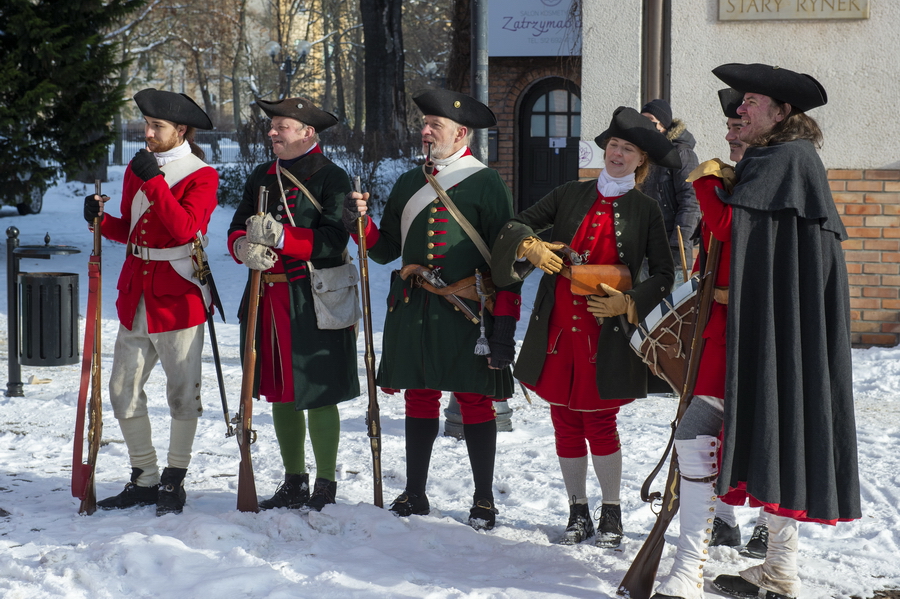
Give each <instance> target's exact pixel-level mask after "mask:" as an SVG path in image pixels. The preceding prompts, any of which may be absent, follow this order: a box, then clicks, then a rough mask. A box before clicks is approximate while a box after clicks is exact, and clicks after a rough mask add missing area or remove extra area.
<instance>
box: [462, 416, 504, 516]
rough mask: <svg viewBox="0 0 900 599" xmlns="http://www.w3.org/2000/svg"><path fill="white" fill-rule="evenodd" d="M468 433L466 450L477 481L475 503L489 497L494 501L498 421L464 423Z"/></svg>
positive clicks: (473, 475) (474, 479) (473, 478)
mask: <svg viewBox="0 0 900 599" xmlns="http://www.w3.org/2000/svg"><path fill="white" fill-rule="evenodd" d="M463 431H465V433H466V452H467V453H468V454H469V465H470V466H471V467H472V480H473V482H474V483H475V499H476V501H475V503H476V504H477V503H478V501H477V500H478V499H488V500H490V503H491V505H493V503H494V488H493V487H494V456H495V455H496V454H497V421H496V420H488V421H487V422H480V423H478V424H463Z"/></svg>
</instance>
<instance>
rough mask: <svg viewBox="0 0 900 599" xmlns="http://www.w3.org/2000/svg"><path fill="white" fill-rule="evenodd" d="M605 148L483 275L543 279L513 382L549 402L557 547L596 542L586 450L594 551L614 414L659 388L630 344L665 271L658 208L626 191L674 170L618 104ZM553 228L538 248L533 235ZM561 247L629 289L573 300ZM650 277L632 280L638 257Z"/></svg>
mask: <svg viewBox="0 0 900 599" xmlns="http://www.w3.org/2000/svg"><path fill="white" fill-rule="evenodd" d="M596 142H597V145H598V146H600V147H601V148H603V149H604V163H605V168H604V169H603V171H601V173H600V177H599V179H595V180H590V181H573V182H570V183H566V184H565V185H562V186H560V187H558V188H556V189H555V190H553V191H552V192H550V193H549V194H548V195H547V196H545V197H544V198H542V199H541V200H540V201H539V202H538V203H537V204H535V205H534V206H532V207H531V208H529V209H527V210H525V211H524V212H522V213H520V214H519V215H518V216H516V217H515V218H514V219H512V220H511V221H509V222H508V223H507V224H506V225H505V226H504V228H503V230H502V231H501V233H500V235H499V236H498V238H497V241H496V242H495V243H494V254H493V259H492V272H493V273H494V280H495V282H496V283H497V284H499V285H508V284H511V283H513V282H516V281H520V280H522V279H523V278H524V277H525V276H527V274H529V273H530V272H531V270H533V268H534V267H537V268H540V269H541V270H543V271H544V272H545V273H546V274H545V275H544V277H543V279H542V280H541V283H540V286H539V287H538V292H537V297H536V298H535V302H534V311H533V313H532V316H531V321H530V322H529V325H528V332H527V333H526V335H525V342H524V344H523V346H522V349H521V351H520V352H519V357H518V360H517V362H516V368H515V376H516V377H517V378H518V379H519V380H521V381H522V382H523V383H525V385H526V386H528V387H529V388H531V389H533V390H534V391H535V392H536V393H537V394H538V395H540V396H541V397H542V398H544V399H545V400H546V401H547V402H548V403H550V415H551V418H552V420H553V429H554V434H555V437H556V452H557V456H558V457H559V462H560V467H561V469H562V475H563V480H564V482H565V485H566V493H567V495H568V497H569V505H570V508H569V512H570V513H569V522H568V525H567V527H566V532H565V535H564V536H563V539H562V540H561V542H562V543H564V544H574V543H580V542H581V541H583V540H585V539H587V538H590V537H592V536H594V525H593V522H592V520H591V516H590V511H589V509H588V500H587V490H586V480H585V479H586V477H587V466H588V457H587V456H588V448H590V453H591V460H592V462H593V466H594V470H595V472H596V474H597V478H598V479H599V482H600V488H601V492H602V495H603V497H602V506H601V509H600V512H601V513H600V519H599V523H598V529H599V533H600V534H599V536H598V538H597V541H596V544H597V545H598V546H600V547H617V546H618V545H619V543H620V542H621V539H622V524H621V521H622V516H621V509H620V507H619V487H620V485H621V479H622V452H621V448H620V444H619V436H618V432H617V430H616V415H617V413H618V411H619V407H620V406H622V405H624V404H626V403H629V402H631V401H634V399H635V398H637V397H646V395H647V393H648V391H650V392H654V391H660V392H662V391H666V390H667V389H668V388H667V387H666V386H665V385H664V384H663V383H662V381H660V380H659V379H655V378H654V377H653V376H652V375H651V374H650V373H649V371H648V369H647V367H646V365H644V363H643V362H642V361H641V359H640V358H639V357H638V356H637V355H636V354H635V353H634V351H632V349H631V348H630V347H629V342H628V334H629V332H630V331H629V329H630V328H631V325H634V324H637V323H638V322H639V321H640V320H641V319H642V318H644V317H645V316H646V315H647V314H648V313H649V312H650V310H652V309H653V308H654V307H656V306H657V305H658V304H659V302H660V301H661V300H662V299H663V298H664V297H665V296H666V294H667V293H668V292H669V290H670V289H671V287H672V283H673V281H674V266H673V263H672V255H671V252H670V251H669V244H668V241H667V237H666V229H665V224H664V222H663V218H662V214H661V212H660V210H659V204H658V203H657V202H656V200H654V199H653V198H651V197H649V196H647V195H645V194H643V193H641V192H640V191H638V190H637V189H635V186H636V185H638V184H640V182H641V180H642V179H643V178H644V177H645V176H646V173H647V170H648V167H649V162H650V161H652V162H654V163H656V164H660V165H663V166H665V167H669V168H677V167H678V163H679V162H680V159H679V158H678V153H677V150H676V149H675V148H674V147H673V146H672V144H671V143H670V142H669V141H668V140H667V139H666V138H665V136H664V135H662V134H661V133H659V132H658V131H657V130H656V128H655V127H654V126H653V124H652V123H651V122H650V121H649V120H648V119H647V118H646V117H644V116H642V115H640V114H639V113H638V112H637V111H635V110H633V109H631V108H626V107H619V108H618V109H616V111H615V112H614V113H613V118H612V121H611V123H610V125H609V128H608V129H607V130H606V131H604V132H603V133H602V134H600V136H598V137H597V138H596ZM551 227H552V228H553V231H552V238H551V240H550V241H549V242H548V241H542V240H541V239H539V238H538V237H537V235H538V234H539V233H541V232H542V231H546V230H547V229H549V228H551ZM564 245H568V246H570V247H571V248H573V249H574V250H575V251H576V252H578V253H579V254H581V255H582V256H584V257H585V262H586V263H588V264H624V265H625V266H626V267H627V268H628V270H629V271H630V273H631V278H632V280H633V281H634V282H635V284H634V286H633V288H632V289H630V290H628V291H626V292H625V293H620V292H618V291H616V290H615V289H612V288H611V287H604V289H605V290H606V291H607V292H608V294H609V295H607V296H606V297H600V296H587V297H585V296H580V295H574V294H573V293H572V292H571V290H570V286H569V285H570V284H569V280H568V279H566V278H564V277H561V276H559V274H558V273H560V271H561V269H562V268H563V266H564V262H563V259H562V258H560V256H559V255H557V253H556V252H557V251H558V250H560V249H562V248H563V246H564ZM645 257H646V258H647V260H648V263H649V266H650V268H649V276H648V277H647V278H646V279H644V280H639V272H640V268H641V264H642V262H643V260H644V258H645Z"/></svg>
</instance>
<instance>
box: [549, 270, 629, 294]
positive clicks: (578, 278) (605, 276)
mask: <svg viewBox="0 0 900 599" xmlns="http://www.w3.org/2000/svg"><path fill="white" fill-rule="evenodd" d="M559 274H561V275H562V276H564V277H565V278H567V279H569V280H570V281H571V284H570V289H571V291H572V293H573V294H574V295H600V296H605V295H606V292H605V291H603V288H602V287H600V283H606V284H607V285H609V286H610V287H612V288H614V289H617V290H619V291H628V290H629V289H631V283H632V282H631V271H630V270H628V267H627V266H625V265H624V264H578V265H575V264H573V265H572V266H564V267H563V269H562V270H561V271H560V273H559Z"/></svg>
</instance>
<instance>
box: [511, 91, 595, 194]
mask: <svg viewBox="0 0 900 599" xmlns="http://www.w3.org/2000/svg"><path fill="white" fill-rule="evenodd" d="M518 126H519V140H520V141H519V181H518V190H519V193H518V207H517V210H518V211H521V210H524V209H525V208H528V207H529V206H531V205H533V204H534V203H535V202H537V201H538V200H539V199H541V198H542V197H544V196H545V195H547V193H549V192H550V191H551V190H552V189H553V188H555V187H558V186H560V185H562V184H563V183H565V182H567V181H573V180H575V179H577V178H578V142H579V140H580V139H581V91H580V90H579V89H578V86H577V85H575V84H574V83H572V82H571V81H569V80H567V79H563V78H562V77H550V78H548V79H544V80H542V81H540V82H538V83H537V84H535V85H534V86H533V87H532V88H531V89H530V90H529V91H528V92H527V93H526V96H525V98H524V100H523V101H522V104H521V109H520V111H519V125H518Z"/></svg>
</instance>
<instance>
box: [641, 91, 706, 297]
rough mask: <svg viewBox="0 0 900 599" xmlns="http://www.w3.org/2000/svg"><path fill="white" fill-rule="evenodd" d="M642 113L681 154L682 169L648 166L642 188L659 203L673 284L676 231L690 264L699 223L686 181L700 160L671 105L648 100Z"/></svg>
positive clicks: (678, 266) (678, 260) (678, 273)
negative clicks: (664, 225) (672, 271)
mask: <svg viewBox="0 0 900 599" xmlns="http://www.w3.org/2000/svg"><path fill="white" fill-rule="evenodd" d="M641 114H643V115H644V116H645V117H647V118H648V119H650V120H651V121H652V122H653V123H654V124H655V125H656V128H657V129H658V130H659V131H660V133H663V134H665V136H666V138H667V139H668V140H669V141H670V142H672V144H673V145H674V146H675V148H676V149H677V150H678V155H679V156H680V157H681V168H665V167H663V166H659V165H657V164H651V165H650V172H649V173H648V174H647V179H646V180H645V181H644V183H643V185H642V186H641V191H643V192H644V193H646V194H647V195H648V196H650V197H651V198H654V199H655V200H656V201H657V202H659V208H660V210H662V214H663V220H664V221H665V224H666V234H668V236H669V247H670V248H671V250H672V259H673V260H674V261H675V284H676V285H677V284H678V283H682V282H683V281H684V278H683V274H682V273H683V270H682V268H681V266H682V264H681V250H680V248H679V242H678V230H677V227H680V228H681V236H682V238H683V240H684V253H685V259H686V262H685V264H687V265H688V268H690V265H691V264H692V263H693V256H692V248H691V242H690V238H691V236H692V235H693V234H694V230H695V229H696V228H697V223H698V222H700V206H699V205H698V204H697V196H696V195H694V188H693V187H692V186H691V184H690V183H688V182H687V177H688V175H689V174H690V173H691V171H693V170H694V169H695V168H697V165H698V164H699V163H700V162H699V160H698V159H697V154H695V153H694V145H695V141H694V136H693V135H691V133H690V131H688V130H687V127H686V126H685V124H684V122H683V121H682V120H681V119H676V118H672V107H671V106H670V105H669V103H668V102H667V101H665V100H662V99H656V100H651V101H650V102H647V103H646V104H644V107H643V108H641Z"/></svg>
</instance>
